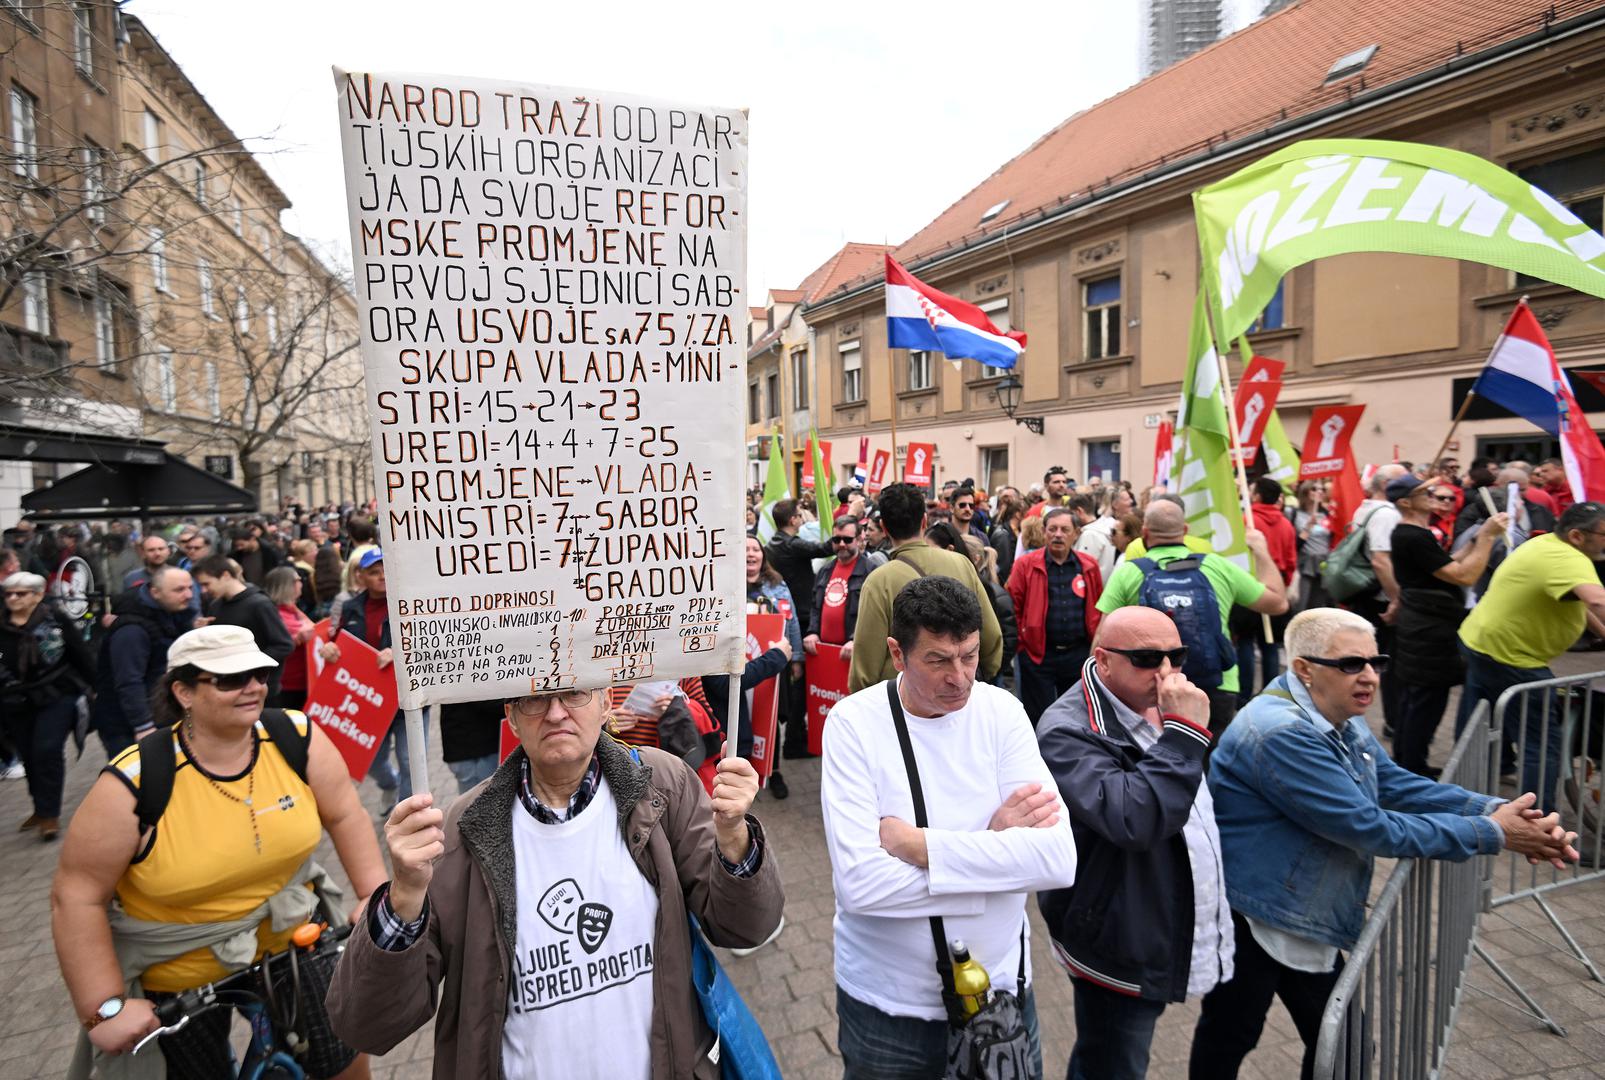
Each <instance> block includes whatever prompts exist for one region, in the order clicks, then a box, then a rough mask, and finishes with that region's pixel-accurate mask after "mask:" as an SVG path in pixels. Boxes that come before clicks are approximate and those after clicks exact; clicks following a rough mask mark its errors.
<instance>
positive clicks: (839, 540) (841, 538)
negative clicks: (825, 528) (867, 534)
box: [830, 536, 858, 544]
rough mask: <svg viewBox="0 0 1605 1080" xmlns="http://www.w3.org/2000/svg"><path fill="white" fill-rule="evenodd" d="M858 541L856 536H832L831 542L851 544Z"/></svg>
mask: <svg viewBox="0 0 1605 1080" xmlns="http://www.w3.org/2000/svg"><path fill="white" fill-rule="evenodd" d="M856 539H858V538H857V537H856V536H832V537H831V538H830V542H831V543H832V544H851V543H852V542H853V541H854V540H856Z"/></svg>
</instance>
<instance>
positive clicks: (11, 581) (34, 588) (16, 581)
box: [0, 570, 46, 593]
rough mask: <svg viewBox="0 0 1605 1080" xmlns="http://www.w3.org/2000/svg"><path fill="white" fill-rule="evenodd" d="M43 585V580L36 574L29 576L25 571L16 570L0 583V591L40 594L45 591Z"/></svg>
mask: <svg viewBox="0 0 1605 1080" xmlns="http://www.w3.org/2000/svg"><path fill="white" fill-rule="evenodd" d="M45 585H46V582H45V579H44V578H42V577H40V576H39V575H38V574H30V573H28V571H26V570H18V571H17V572H16V573H15V574H12V575H11V576H10V577H8V578H6V579H5V580H4V581H0V589H8V590H12V591H15V590H17V589H21V590H23V591H24V592H36V593H42V592H44V591H45Z"/></svg>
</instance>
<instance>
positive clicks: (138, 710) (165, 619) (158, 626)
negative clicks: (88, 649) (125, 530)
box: [94, 584, 195, 731]
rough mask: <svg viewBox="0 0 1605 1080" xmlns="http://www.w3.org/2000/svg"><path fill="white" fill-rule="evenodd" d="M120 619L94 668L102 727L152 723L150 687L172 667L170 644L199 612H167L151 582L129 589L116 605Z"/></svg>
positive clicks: (98, 719)
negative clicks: (156, 595)
mask: <svg viewBox="0 0 1605 1080" xmlns="http://www.w3.org/2000/svg"><path fill="white" fill-rule="evenodd" d="M111 610H112V614H113V615H115V616H117V621H116V622H115V623H113V624H112V627H111V630H110V631H108V632H107V634H106V636H105V638H103V639H102V640H101V643H100V662H99V664H98V665H97V666H96V671H95V708H94V724H95V727H96V729H97V730H100V731H105V730H106V729H107V726H108V725H107V724H106V721H110V725H109V726H110V727H111V728H112V729H113V730H116V729H118V728H121V727H123V726H124V725H126V726H127V728H128V729H129V730H131V731H137V730H138V729H139V728H140V727H142V726H143V725H145V724H148V723H150V692H151V690H153V689H154V688H155V686H156V682H157V680H158V679H160V678H161V677H162V673H163V672H165V671H166V670H167V649H168V646H170V645H172V644H173V642H174V641H175V640H176V639H177V638H178V636H179V635H180V634H182V633H184V632H185V631H186V630H188V629H189V628H190V626H191V625H192V624H193V623H194V621H195V612H193V611H191V610H190V609H189V608H185V609H184V610H183V611H178V612H172V611H164V610H163V609H162V606H161V605H160V604H158V603H157V602H156V600H155V598H154V597H152V596H151V594H150V586H149V584H145V585H141V586H140V587H139V588H137V589H130V590H128V591H127V592H125V593H123V594H122V595H120V596H118V597H117V599H116V601H115V602H114V603H113V604H112V609H111Z"/></svg>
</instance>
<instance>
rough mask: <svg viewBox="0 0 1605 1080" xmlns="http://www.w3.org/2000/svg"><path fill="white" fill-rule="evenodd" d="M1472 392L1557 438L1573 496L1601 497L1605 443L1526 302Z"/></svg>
mask: <svg viewBox="0 0 1605 1080" xmlns="http://www.w3.org/2000/svg"><path fill="white" fill-rule="evenodd" d="M1471 392H1472V393H1474V394H1476V395H1477V396H1478V397H1482V398H1486V399H1488V400H1489V401H1492V402H1493V403H1494V404H1496V405H1501V406H1503V407H1504V408H1506V409H1509V410H1510V411H1511V412H1513V413H1515V414H1516V415H1517V416H1520V417H1521V418H1522V419H1524V420H1526V421H1528V422H1529V423H1531V424H1533V425H1535V426H1536V427H1540V428H1543V429H1544V430H1545V431H1547V432H1549V434H1551V435H1553V436H1554V437H1555V438H1557V439H1559V440H1560V456H1561V460H1562V461H1564V462H1565V463H1566V479H1567V481H1568V482H1569V483H1570V485H1571V489H1572V498H1574V499H1576V500H1577V501H1578V502H1583V501H1584V500H1589V499H1591V500H1593V501H1595V502H1601V501H1605V446H1601V445H1600V441H1599V436H1597V435H1595V434H1594V430H1593V428H1591V427H1589V425H1588V417H1587V416H1586V415H1584V413H1583V410H1582V409H1580V408H1578V406H1577V399H1576V398H1575V397H1574V396H1572V384H1571V381H1570V380H1569V379H1567V377H1566V372H1565V370H1563V369H1562V368H1561V366H1560V363H1559V361H1557V360H1556V359H1555V350H1554V349H1552V348H1550V346H1549V339H1548V338H1547V337H1545V336H1544V330H1543V327H1541V326H1539V325H1538V319H1537V318H1535V317H1534V315H1533V312H1532V309H1531V308H1529V307H1528V306H1527V305H1526V304H1525V303H1517V304H1516V310H1515V311H1514V312H1512V313H1511V315H1510V321H1509V322H1508V323H1506V324H1505V332H1504V333H1502V334H1500V335H1499V340H1498V341H1496V342H1494V348H1493V352H1492V353H1490V354H1489V356H1488V363H1487V365H1486V366H1485V367H1484V368H1483V369H1482V374H1481V375H1478V376H1477V381H1476V383H1474V384H1473V385H1472V387H1471Z"/></svg>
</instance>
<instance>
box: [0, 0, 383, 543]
mask: <svg viewBox="0 0 1605 1080" xmlns="http://www.w3.org/2000/svg"><path fill="white" fill-rule="evenodd" d="M0 92H3V93H4V95H5V120H4V139H3V145H4V151H3V158H4V161H3V164H4V169H3V170H0V264H3V270H4V284H3V288H4V290H5V292H4V297H3V304H0V421H3V422H7V423H12V424H25V425H35V426H45V427H54V428H58V429H64V430H69V431H80V432H83V433H86V434H89V433H96V434H111V435H120V436H140V437H143V438H145V439H155V440H160V441H163V442H165V443H166V444H167V450H168V452H170V453H172V454H175V455H177V456H179V457H182V458H184V459H185V460H187V461H189V462H190V463H191V464H194V465H196V466H200V467H204V468H207V469H208V470H210V471H212V472H215V473H216V474H218V475H220V476H223V477H225V478H227V479H229V480H231V481H233V482H234V483H237V484H242V485H243V486H246V487H249V488H250V489H252V490H253V491H255V492H256V493H257V494H258V497H259V499H260V504H261V506H262V508H263V510H265V511H276V510H277V509H278V507H279V505H280V503H281V502H282V501H284V500H287V499H297V500H300V501H302V502H303V503H311V504H322V503H325V502H340V501H345V500H351V501H358V502H360V501H366V499H367V498H368V497H369V493H370V492H371V487H372V484H371V463H370V454H369V450H368V442H367V424H366V418H365V416H364V414H363V411H362V404H361V400H362V399H361V364H360V359H359V356H358V353H357V348H356V342H357V333H356V305H355V301H354V298H353V297H352V296H351V293H350V291H349V289H348V288H347V286H346V284H345V282H344V280H343V279H342V278H341V277H340V276H339V275H337V274H335V273H333V272H331V271H330V270H329V269H328V267H327V266H326V264H325V263H324V262H323V261H322V260H321V259H320V258H319V257H318V256H317V254H316V253H315V252H313V251H311V250H310V249H308V248H307V247H306V246H305V245H304V244H303V243H301V242H300V241H299V240H298V239H296V238H295V237H294V236H292V235H290V234H289V233H287V232H286V231H285V230H284V228H283V227H282V225H281V224H280V214H281V213H282V211H283V210H285V209H286V208H288V206H289V200H288V199H287V198H286V197H285V195H284V194H283V192H282V191H280V190H279V188H278V187H277V186H276V185H275V184H274V183H273V181H272V179H271V177H269V176H268V174H267V172H266V171H265V170H264V169H263V168H262V166H261V163H260V162H259V161H258V160H257V159H256V158H255V157H254V156H253V155H252V154H251V153H250V152H249V151H248V150H247V149H246V148H245V146H244V145H243V144H242V142H241V140H240V138H239V137H238V136H236V135H235V134H234V133H233V132H232V131H231V130H230V129H229V128H228V126H227V125H226V124H225V123H224V122H223V120H222V119H221V118H220V117H219V116H218V115H217V114H216V112H215V111H214V110H213V109H212V108H211V107H210V105H208V103H207V102H206V100H205V98H204V97H203V96H202V94H201V92H200V91H199V89H197V88H196V87H195V86H194V84H193V83H191V82H190V81H189V79H188V78H187V77H186V76H185V75H184V73H183V71H182V70H181V69H180V68H179V67H178V65H177V64H176V63H175V62H174V61H173V59H172V57H171V56H169V55H168V54H167V52H166V51H165V50H164V49H163V48H162V47H161V45H160V43H159V42H158V41H157V40H156V38H155V37H154V35H153V34H152V33H151V32H150V30H149V29H148V28H147V27H146V26H145V25H144V24H143V23H141V22H140V21H139V20H138V19H137V18H134V17H133V16H131V15H128V14H126V13H123V12H122V11H120V9H119V7H118V6H117V5H116V4H113V3H111V2H109V0H42V2H39V3H34V4H26V5H24V4H13V3H4V2H0ZM75 468H77V466H76V465H72V464H70V463H54V464H44V463H32V462H29V461H26V460H22V461H11V462H4V463H0V518H3V519H5V522H6V524H10V523H11V521H12V520H14V518H15V517H16V516H17V515H18V512H19V511H18V499H19V498H20V496H21V495H22V494H23V493H25V492H26V491H28V490H30V489H32V488H34V487H36V486H39V485H41V484H45V483H48V482H49V481H50V480H52V479H54V478H56V477H58V476H61V475H65V474H66V473H68V472H71V471H73V470H74V469H75Z"/></svg>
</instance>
